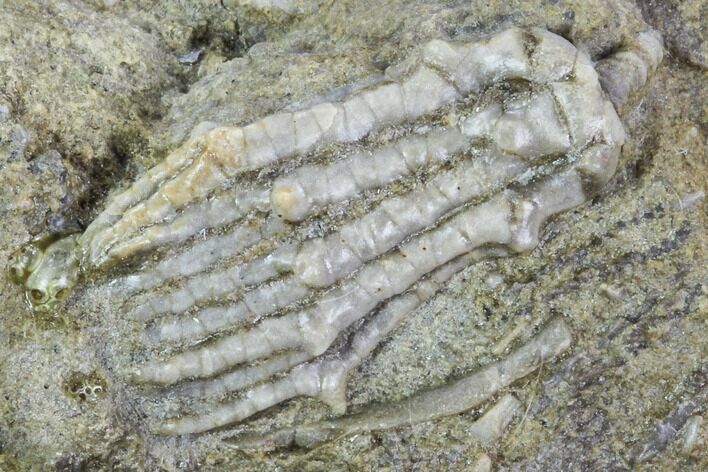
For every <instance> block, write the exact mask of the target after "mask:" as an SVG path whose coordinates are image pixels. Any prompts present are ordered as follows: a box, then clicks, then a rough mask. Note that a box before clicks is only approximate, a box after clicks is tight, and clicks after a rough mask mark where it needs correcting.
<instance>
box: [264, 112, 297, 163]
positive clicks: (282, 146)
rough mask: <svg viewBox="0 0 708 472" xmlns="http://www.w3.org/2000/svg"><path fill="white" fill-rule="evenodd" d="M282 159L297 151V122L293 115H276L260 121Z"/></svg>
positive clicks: (277, 154)
mask: <svg viewBox="0 0 708 472" xmlns="http://www.w3.org/2000/svg"><path fill="white" fill-rule="evenodd" d="M260 123H261V124H262V126H263V129H265V131H266V133H267V134H268V136H269V138H270V142H271V143H272V145H273V149H274V150H275V154H276V156H278V157H280V158H284V157H288V156H290V155H292V154H293V150H294V149H295V122H294V120H293V115H292V113H276V114H274V115H269V116H266V117H265V118H262V119H261V120H260Z"/></svg>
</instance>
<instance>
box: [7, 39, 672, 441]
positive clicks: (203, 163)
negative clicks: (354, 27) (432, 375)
mask: <svg viewBox="0 0 708 472" xmlns="http://www.w3.org/2000/svg"><path fill="white" fill-rule="evenodd" d="M661 54H662V48H661V43H660V39H659V38H658V37H657V36H656V35H655V34H654V33H642V35H640V36H639V37H638V38H637V39H636V42H635V44H633V45H632V47H631V48H628V49H627V50H625V51H621V52H620V53H617V55H616V56H614V57H611V58H609V59H607V60H606V61H607V62H603V63H602V64H601V66H598V68H597V69H596V67H595V65H594V64H593V63H592V62H591V60H590V59H589V57H588V56H587V55H586V54H585V53H583V52H582V51H579V50H577V49H576V48H575V47H574V46H573V45H572V44H571V43H569V42H568V41H566V40H565V39H563V38H561V37H560V36H557V35H555V34H553V33H550V32H548V31H545V30H540V29H528V30H524V29H509V30H506V31H503V32H501V33H498V34H495V35H493V36H490V37H488V38H486V39H483V40H480V41H477V42H451V41H443V40H434V41H431V42H429V43H427V44H425V45H424V46H423V47H421V49H420V51H419V53H418V55H417V56H416V57H414V58H411V60H410V63H409V67H408V68H407V72H406V73H405V74H403V73H401V74H400V75H399V76H396V77H395V78H392V79H390V80H389V81H386V82H381V83H378V84H376V85H373V86H371V87H369V88H366V89H362V90H358V91H356V92H355V93H353V94H351V95H350V96H347V97H345V98H344V99H342V100H341V101H338V102H331V103H330V102H324V103H319V104H317V105H314V106H312V107H310V108H306V109H302V110H300V111H295V112H283V113H276V114H273V115H270V116H266V117H264V118H262V119H260V120H258V121H255V122H254V123H251V124H249V125H247V126H243V127H216V128H213V129H211V130H209V131H207V132H206V133H204V134H202V135H200V136H198V137H195V138H192V139H191V140H190V141H189V142H187V143H186V144H184V145H183V146H182V147H180V148H179V149H177V150H176V151H174V152H173V153H172V154H170V155H169V156H168V157H167V158H166V159H165V161H164V162H162V163H160V164H159V165H157V166H155V167H154V168H152V169H150V170H149V171H148V172H147V173H146V174H145V175H143V176H142V177H141V178H140V179H138V180H137V181H136V182H135V183H133V184H132V186H131V187H130V188H128V189H127V190H126V191H124V192H123V193H120V194H118V195H116V196H115V197H113V198H112V199H110V200H109V201H108V203H107V204H106V207H105V210H104V211H103V212H102V213H101V214H100V215H99V216H98V217H97V218H96V219H95V220H94V222H93V223H92V224H91V225H90V226H89V227H88V228H87V229H86V231H85V232H84V233H83V234H81V235H78V236H72V237H71V238H70V239H61V240H60V241H58V242H55V243H53V244H50V245H47V246H46V247H42V248H35V251H34V252H33V251H25V252H24V253H22V254H20V256H18V260H17V261H16V263H15V264H14V265H13V271H14V272H13V273H14V274H15V276H16V277H17V278H18V279H20V280H22V281H24V283H25V286H26V288H27V290H28V294H29V295H28V298H29V300H30V302H31V303H32V304H33V306H35V307H37V308H40V309H41V308H43V307H49V306H52V304H54V303H56V301H57V299H58V298H66V295H67V290H69V289H70V288H71V286H72V285H73V283H74V282H75V281H76V280H77V277H78V279H79V280H82V281H83V280H84V279H87V278H89V277H93V275H92V274H103V278H104V279H106V278H108V279H109V283H108V284H106V285H108V286H110V291H109V292H108V293H110V295H109V296H108V298H107V300H106V301H104V303H105V304H106V306H109V305H110V306H111V307H112V309H113V310H114V311H117V312H118V314H117V315H115V316H116V319H115V320H114V322H113V329H114V331H115V332H114V333H113V334H112V338H111V339H109V340H108V341H107V343H109V344H113V343H114V344H115V345H117V346H119V348H117V349H115V350H114V351H112V352H113V355H112V356H107V357H109V358H108V359H107V360H106V363H107V364H108V368H109V370H110V371H112V372H115V376H116V378H117V379H118V380H120V381H121V382H124V383H125V385H126V391H128V392H130V393H131V394H134V395H136V396H137V398H143V399H144V398H152V399H157V400H155V401H159V399H160V396H161V395H163V394H164V396H165V398H167V399H176V401H175V402H173V403H172V405H173V408H172V410H171V411H170V409H169V408H166V409H163V410H162V412H163V413H162V417H159V418H154V419H153V421H152V422H151V427H152V429H153V431H156V432H160V433H166V434H185V433H196V432H203V431H208V430H211V429H214V428H218V427H221V426H225V425H229V424H233V423H237V422H240V421H242V420H244V419H246V418H248V417H250V416H251V415H253V414H255V413H257V412H259V411H262V410H265V409H266V408H269V407H270V406H273V405H276V404H279V403H281V402H284V401H286V400H288V399H290V398H293V397H296V396H301V395H305V396H312V397H317V398H319V399H321V400H323V401H324V402H326V403H327V404H329V405H330V406H331V407H332V408H333V409H334V410H335V411H338V412H342V411H344V410H345V407H346V391H345V390H346V381H347V376H348V374H349V373H350V372H351V371H352V369H356V368H357V366H359V365H360V364H361V363H362V362H363V360H365V359H366V358H367V356H368V355H369V354H370V353H371V352H372V350H373V349H374V348H375V347H376V346H377V345H378V344H379V343H380V341H381V340H382V339H383V338H384V337H386V336H387V335H388V334H389V333H391V331H392V330H393V329H394V328H395V327H396V326H397V325H399V324H400V323H401V322H402V321H403V320H405V318H406V315H407V314H408V313H410V312H411V311H412V310H414V309H415V308H416V307H418V306H419V305H421V304H423V303H424V302H426V300H428V299H429V298H431V297H432V296H433V295H434V294H435V293H436V292H437V291H438V290H440V289H441V288H442V287H444V286H445V284H446V282H447V281H448V280H449V279H450V278H451V277H452V276H453V275H454V274H455V273H457V272H459V271H460V270H462V269H464V268H465V267H466V266H468V265H469V264H470V263H471V261H474V260H477V259H479V258H481V257H485V256H492V255H493V256H503V255H504V254H511V253H516V252H524V251H529V250H531V249H533V248H534V247H535V246H536V245H537V242H538V237H539V231H540V229H541V227H542V225H543V224H544V222H545V221H546V220H547V219H548V218H549V217H551V216H552V215H554V214H557V213H558V212H561V211H564V210H567V209H569V208H573V207H575V206H577V205H580V204H581V203H583V202H585V201H587V200H588V198H590V197H591V196H592V195H593V194H594V193H596V192H597V191H598V190H599V189H600V188H601V187H602V186H603V185H604V184H605V183H606V182H607V181H608V179H609V178H610V177H611V176H612V174H613V172H614V170H615V167H616V164H617V159H618V156H619V153H620V149H621V147H622V144H623V142H624V139H625V132H624V129H623V126H622V123H621V121H620V119H619V117H618V115H617V112H616V109H615V106H614V105H613V101H614V102H615V103H617V104H618V106H619V105H623V104H624V103H625V102H626V101H627V99H628V97H629V96H630V95H631V94H632V93H634V92H636V91H637V89H638V88H639V87H640V86H642V85H643V84H644V82H645V81H646V80H647V78H648V76H649V75H650V74H651V72H653V70H654V69H655V68H656V67H657V66H658V63H659V61H660V59H661ZM597 71H602V73H603V75H602V77H601V78H599V77H598V72H597ZM623 77H625V78H626V79H627V80H629V81H628V82H626V81H623V79H622V78H623ZM601 82H602V83H603V85H605V84H606V88H607V90H603V87H602V86H601ZM610 98H611V99H612V101H611V100H610ZM106 274H110V275H106ZM116 274H117V275H116ZM84 285H86V284H84ZM116 307H119V308H116ZM344 338H346V339H344ZM135 403H136V405H139V404H140V402H139V401H136V402H135ZM144 403H147V402H144ZM175 405H176V406H175ZM148 416H149V414H148Z"/></svg>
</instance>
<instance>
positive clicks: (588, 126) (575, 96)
mask: <svg viewBox="0 0 708 472" xmlns="http://www.w3.org/2000/svg"><path fill="white" fill-rule="evenodd" d="M550 87H551V90H552V91H553V95H554V97H555V99H556V101H557V102H558V103H559V104H560V106H561V107H562V109H563V110H564V111H565V118H566V123H567V125H568V128H569V132H570V136H571V140H572V143H573V145H574V146H575V147H577V148H582V147H584V146H585V145H587V144H589V143H590V142H591V141H593V140H595V139H602V134H603V132H604V130H605V115H604V111H605V107H604V102H603V99H602V90H600V86H599V85H597V83H595V85H594V86H585V87H578V86H577V85H576V84H574V83H573V82H556V83H553V84H551V85H550Z"/></svg>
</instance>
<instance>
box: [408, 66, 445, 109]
mask: <svg viewBox="0 0 708 472" xmlns="http://www.w3.org/2000/svg"><path fill="white" fill-rule="evenodd" d="M401 88H402V90H403V101H404V103H405V104H406V116H407V117H408V118H409V119H415V118H418V117H419V116H421V115H423V114H426V113H430V112H432V111H434V110H436V109H438V108H440V107H441V106H443V105H445V104H448V103H451V102H453V101H455V100H457V99H458V98H459V95H458V93H457V90H455V87H453V86H452V85H450V84H449V83H448V82H447V81H446V80H445V79H443V78H442V77H440V75H439V74H438V73H436V72H435V71H434V70H432V69H430V68H427V67H420V68H419V69H418V70H417V71H416V72H414V73H413V75H412V76H411V78H410V79H408V80H406V81H405V82H403V84H402V86H401Z"/></svg>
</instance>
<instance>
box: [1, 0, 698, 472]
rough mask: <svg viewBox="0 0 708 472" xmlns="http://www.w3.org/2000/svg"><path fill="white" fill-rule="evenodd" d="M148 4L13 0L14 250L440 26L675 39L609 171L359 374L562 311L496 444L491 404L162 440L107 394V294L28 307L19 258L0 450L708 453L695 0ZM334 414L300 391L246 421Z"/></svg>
mask: <svg viewBox="0 0 708 472" xmlns="http://www.w3.org/2000/svg"><path fill="white" fill-rule="evenodd" d="M141 3H142V2H137V1H125V2H120V1H119V2H115V1H108V0H104V1H102V2H98V1H93V2H88V1H87V2H80V1H78V0H74V1H56V0H53V1H49V2H42V3H41V5H42V6H41V7H40V6H37V2H29V1H18V2H3V3H2V4H1V5H0V23H1V24H3V25H4V26H5V25H7V27H4V28H3V29H2V30H0V188H1V189H2V190H1V191H0V221H2V222H3V230H2V232H0V255H2V259H3V260H8V259H9V257H10V254H11V253H12V252H13V251H14V250H15V249H16V248H17V247H19V246H20V245H21V244H22V243H24V242H26V241H27V240H29V239H30V238H31V237H32V236H34V235H39V234H50V233H55V232H59V231H64V230H71V229H74V228H76V227H82V226H85V225H86V224H87V223H88V222H90V221H91V220H92V218H93V217H94V216H95V215H96V214H97V213H98V212H99V211H100V210H101V208H102V201H103V199H104V198H105V196H106V194H107V193H108V192H109V190H111V189H114V188H119V187H121V186H125V185H126V183H127V181H128V179H130V178H131V177H133V176H135V175H137V174H139V173H141V172H142V171H143V170H144V169H145V168H146V167H149V166H150V165H152V164H154V163H155V162H157V161H158V160H159V159H160V158H161V156H163V155H164V154H165V153H166V152H167V151H168V150H170V149H172V148H174V147H175V146H176V145H177V144H179V143H181V142H182V141H184V139H185V138H186V137H187V136H188V135H189V133H190V131H191V130H192V129H193V128H194V126H195V125H197V124H198V123H200V122H203V121H213V122H218V123H219V124H242V123H247V122H250V121H252V120H253V119H254V118H258V117H260V116H264V115H266V114H268V113H271V112H272V111H274V110H277V109H280V108H282V107H284V106H288V105H290V106H293V105H294V104H304V103H307V102H308V100H311V99H313V98H315V97H319V96H323V95H327V94H328V93H332V91H334V94H335V96H336V93H337V87H346V86H349V85H351V84H355V83H357V82H358V81H361V80H364V79H366V78H368V77H372V76H374V75H375V74H380V73H381V71H382V70H383V69H385V67H386V66H388V65H389V64H392V63H396V62H398V61H399V60H401V59H402V58H403V57H405V56H406V55H407V52H408V51H410V50H411V49H412V48H414V47H415V46H416V45H418V44H420V43H421V42H422V41H425V40H428V39H432V38H436V37H457V38H464V39H467V38H474V37H476V36H479V35H482V34H485V33H490V32H493V31H497V30H499V29H502V28H504V26H509V25H533V26H543V27H547V28H548V29H550V30H552V31H556V32H558V33H561V34H563V35H565V36H566V37H568V38H569V39H571V40H572V41H573V42H574V43H575V44H578V45H581V46H582V47H583V48H585V50H587V51H588V52H589V53H590V54H591V56H592V57H593V58H594V59H600V58H602V57H603V56H604V55H606V54H608V53H610V52H611V51H612V48H613V47H616V45H617V44H619V43H621V41H622V40H623V39H626V38H628V37H630V36H631V35H632V34H634V33H635V32H636V31H637V30H639V29H641V28H642V15H643V20H644V21H646V22H648V23H649V24H651V25H652V26H654V27H655V28H657V29H658V30H659V31H660V32H661V33H662V34H663V35H664V37H665V40H666V45H667V48H668V51H669V53H670V54H669V55H668V57H667V58H666V59H665V61H664V64H663V65H662V67H661V68H660V70H659V72H658V73H657V76H656V77H655V78H654V79H653V81H652V83H651V86H650V89H649V90H648V91H647V92H646V94H645V96H644V98H643V99H642V100H641V101H640V102H639V103H636V104H634V108H633V110H632V111H630V112H629V113H628V115H626V116H625V126H626V128H627V130H628V142H627V144H625V149H624V151H623V156H622V161H621V164H620V169H619V170H618V173H617V175H616V177H615V178H614V179H613V181H612V182H611V183H610V185H609V186H608V187H607V188H606V189H605V191H604V192H603V194H601V195H600V196H598V197H596V198H595V199H594V200H593V201H592V202H591V203H589V204H586V205H584V206H581V207H579V208H578V209H576V210H573V211H571V212H569V213H566V214H564V215H562V216H561V217H559V218H557V219H555V220H554V221H553V222H552V223H551V224H550V225H549V226H548V227H547V229H546V231H545V236H544V238H543V240H542V242H541V244H540V246H539V247H538V248H537V249H535V250H534V251H533V252H532V253H531V254H529V255H526V256H516V257H512V258H508V259H500V260H497V261H487V262H481V263H478V264H476V265H474V266H472V267H470V268H469V269H467V270H466V271H465V272H464V273H463V274H462V276H461V277H457V278H456V279H455V281H454V283H452V284H451V285H450V287H449V288H448V290H447V291H445V292H443V293H442V294H441V295H440V296H438V297H437V298H436V299H435V300H434V301H433V302H432V303H430V304H428V305H427V306H426V307H425V308H424V309H423V310H419V311H418V312H416V314H415V316H414V317H412V318H411V319H410V320H409V321H408V322H407V323H406V324H405V325H404V326H402V327H401V329H399V330H397V331H396V332H395V334H394V335H393V336H392V338H391V339H390V340H389V341H388V342H387V343H385V344H384V345H383V346H382V347H381V348H380V350H378V352H376V354H375V356H374V357H373V358H372V359H370V361H369V362H367V363H366V364H365V365H364V367H362V368H361V369H360V370H359V371H358V372H357V373H356V374H355V376H354V378H352V379H351V380H350V382H349V385H350V389H351V390H352V393H351V395H350V401H351V403H352V404H353V405H354V406H353V410H355V411H356V409H357V408H365V407H366V405H368V404H370V403H371V402H373V401H390V400H395V399H399V398H402V397H405V396H408V395H410V394H413V393H414V392H416V391H419V390H421V389H423V388H428V387H435V386H439V385H442V384H445V383H446V381H447V380H448V379H449V378H450V377H454V376H458V375H460V374H462V373H464V372H468V371H470V370H473V369H475V368H476V367H478V366H480V365H485V364H488V363H490V362H491V361H493V360H495V359H496V357H495V355H494V354H493V352H492V351H493V349H490V348H491V347H492V346H494V345H495V344H496V343H498V342H499V340H500V339H501V338H502V337H503V335H504V334H505V333H506V332H508V330H509V329H510V328H511V327H514V326H521V327H522V328H523V327H525V332H528V333H527V334H530V333H531V331H532V330H533V327H534V326H538V325H541V324H543V322H544V321H546V320H548V319H551V318H552V317H563V319H564V320H565V322H566V323H567V324H568V326H569V327H570V329H571V332H572V333H573V337H574V343H573V347H572V349H571V351H570V353H569V354H566V356H565V357H564V358H562V359H561V360H560V361H558V362H554V363H553V364H551V365H549V366H547V367H546V368H544V369H542V370H541V371H539V372H537V373H536V374H534V375H532V376H530V377H529V378H527V379H526V380H525V381H522V382H520V383H517V384H515V386H514V387H513V388H512V390H513V392H514V394H515V395H516V396H517V398H518V399H519V400H521V402H522V403H523V407H522V409H523V411H524V412H525V413H524V415H523V418H519V419H517V420H515V421H513V422H512V423H511V425H510V427H509V430H508V431H507V432H506V433H505V435H504V436H503V438H502V440H501V441H499V442H497V443H495V444H492V445H490V446H485V447H484V448H483V447H481V446H480V445H478V444H476V443H475V442H474V441H473V440H471V439H470V437H469V435H468V434H467V428H469V427H470V424H471V423H472V421H473V420H474V419H476V418H477V417H478V416H479V413H481V412H482V411H484V409H485V408H482V409H480V410H479V411H470V412H467V413H465V414H462V415H458V416H453V417H448V418H444V419H440V420H436V421H433V422H427V423H421V424H417V425H412V426H410V427H407V428H397V429H394V430H390V431H383V432H373V433H369V434H360V435H356V436H352V437H345V438H341V439H339V440H336V441H333V442H331V443H327V444H325V445H323V446H321V447H319V448H316V449H314V450H311V451H281V452H275V453H269V454H258V453H244V452H242V451H236V450H233V449H231V448H229V447H228V446H227V445H224V444H202V445H201V446H200V448H199V449H198V450H199V451H201V452H200V453H199V454H184V453H183V452H182V451H184V450H186V449H187V448H184V447H182V446H183V445H181V444H180V443H179V442H173V443H166V444H165V445H164V446H163V447H161V448H152V449H149V450H148V449H146V447H145V443H144V441H143V439H142V438H141V437H140V436H139V435H138V434H136V433H135V432H134V431H130V430H129V429H127V428H126V427H125V422H124V421H123V419H122V418H121V416H120V415H119V414H117V412H118V411H119V409H118V408H116V406H115V405H113V404H111V402H109V401H108V400H107V396H106V395H105V392H107V391H108V390H109V389H110V388H111V385H110V384H109V383H107V382H106V380H105V378H106V376H105V375H104V374H103V373H102V372H101V365H102V363H101V362H100V360H99V359H96V358H95V357H94V352H95V350H94V349H92V347H91V339H90V334H89V333H86V332H85V331H83V330H82V329H81V327H82V325H83V324H85V321H86V319H87V317H89V316H96V315H95V314H87V313H80V312H79V313H76V312H72V311H71V310H57V311H56V312H55V313H51V314H50V315H42V316H39V315H36V314H33V313H32V312H31V311H30V310H29V309H28V307H27V305H26V303H25V301H24V296H23V294H22V290H21V289H20V288H19V287H17V286H15V285H12V284H11V283H10V282H9V280H8V279H7V276H6V273H5V272H2V274H1V275H0V300H2V307H0V359H2V363H0V470H9V471H12V470H33V469H39V470H43V469H56V470H116V469H117V470H161V469H165V470H179V469H185V470H191V469H199V470H223V469H224V468H234V467H241V468H245V469H248V470H272V469H273V468H277V467H280V468H282V469H285V470H347V469H349V470H352V469H353V470H369V469H370V470H381V469H386V468H388V469H390V470H433V469H440V468H442V469H447V470H469V468H470V467H471V464H473V463H479V461H477V457H478V455H479V454H481V453H484V454H486V455H487V457H488V458H491V462H492V463H493V467H494V468H495V469H500V470H539V471H540V470H631V469H633V468H635V467H636V468H639V469H640V470H642V469H643V470H702V469H705V468H706V466H707V465H708V456H706V452H705V451H706V449H705V441H706V434H707V433H706V423H705V421H704V422H702V423H701V422H700V421H699V420H694V419H693V418H698V416H699V415H701V414H703V415H705V401H706V400H705V389H706V374H707V372H708V368H707V367H706V364H705V357H706V341H705V333H706V313H707V312H708V304H707V302H706V282H707V280H706V279H707V275H708V273H707V271H706V267H707V266H708V264H707V262H708V260H707V259H708V257H707V256H706V250H707V249H708V248H707V247H706V246H707V245H708V237H707V236H706V233H705V231H706V229H705V228H706V227H707V226H708V225H707V224H706V223H707V222H706V203H705V199H704V197H703V195H704V192H705V185H706V184H705V182H706V176H707V175H708V172H707V170H706V165H707V164H708V163H707V162H706V161H707V157H706V133H708V129H707V126H706V124H707V118H708V117H707V116H706V114H707V113H708V108H707V106H706V103H705V96H706V90H705V84H706V79H707V77H706V75H707V74H708V72H707V71H706V68H705V67H706V65H705V60H704V58H705V42H704V41H703V36H702V35H703V34H704V32H703V31H702V30H701V21H700V18H702V16H704V15H705V12H704V11H702V10H701V9H702V8H703V9H705V7H704V6H702V2H681V3H679V2H673V1H670V0H667V1H664V0H662V1H641V2H638V3H639V5H635V4H634V3H632V2H629V1H621V2H617V1H609V0H606V1H603V0H593V1H563V0H557V1H548V2H546V1H540V0H539V1H533V0H515V1H511V2H475V1H473V2H429V1H425V2H424V1H413V2H410V1H405V2H404V1H402V0H401V1H397V0H389V1H385V2H382V1H380V0H377V1H373V0H371V1H369V0H356V1H355V0H352V1H337V2H305V1H300V0H293V1H291V2H286V1H283V2H276V1H273V2H266V1H258V2H257V1H252V2H248V1H239V0H229V1H224V2H207V1H202V2H183V1H165V2H159V3H160V4H159V5H154V6H152V7H150V8H149V10H148V11H147V12H144V11H141ZM268 5H270V7H268ZM278 5H280V6H278ZM282 5H286V6H287V8H285V9H283V7H282ZM48 58H49V59H48ZM522 331H524V329H522ZM402 360H405V361H402ZM691 405H694V406H691ZM684 412H685V414H684ZM327 413H328V411H327V407H325V406H324V405H322V404H320V403H318V402H316V401H311V400H295V401H293V402H290V403H289V404H288V405H287V406H286V407H285V408H282V409H280V410H278V413H277V415H264V416H262V417H259V418H258V419H257V420H256V421H255V422H254V423H253V425H252V426H253V427H255V428H258V427H261V428H269V427H272V426H274V425H283V424H294V423H298V422H303V421H308V420H312V419H318V418H322V417H325V416H326V415H327ZM695 424H698V428H697V436H694V437H693V439H691V435H689V434H688V433H689V431H688V429H689V427H688V426H685V425H689V426H690V425H695ZM667 425H668V426H667ZM662 426H664V427H663V428H662ZM673 430H678V431H677V432H675V433H674V432H673ZM657 431H658V432H657ZM183 441H190V439H189V438H186V439H184V440H183Z"/></svg>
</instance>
